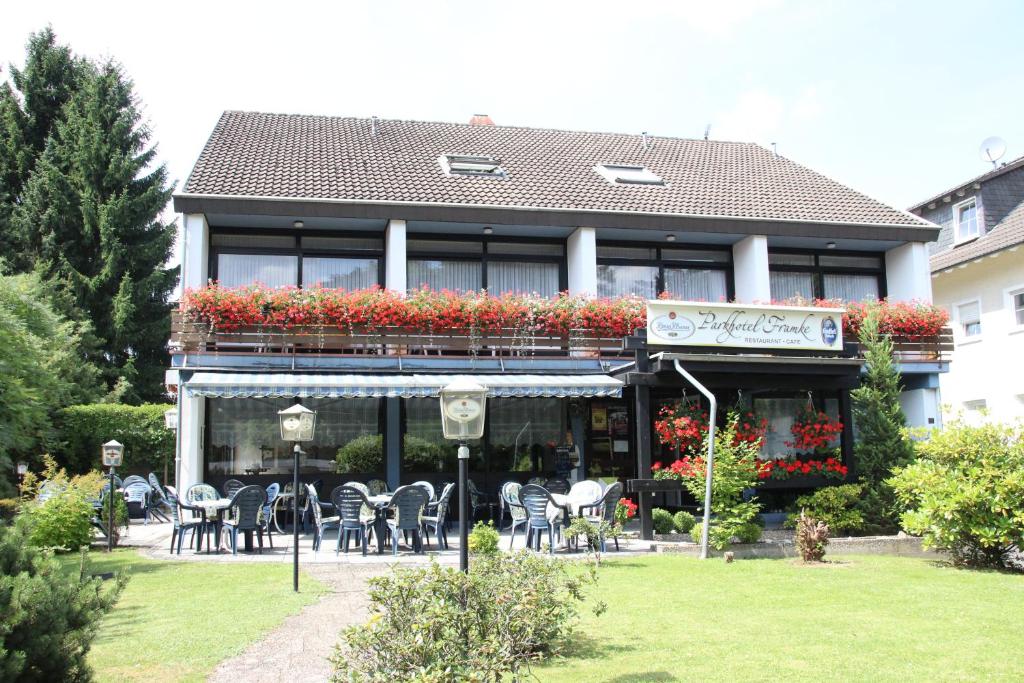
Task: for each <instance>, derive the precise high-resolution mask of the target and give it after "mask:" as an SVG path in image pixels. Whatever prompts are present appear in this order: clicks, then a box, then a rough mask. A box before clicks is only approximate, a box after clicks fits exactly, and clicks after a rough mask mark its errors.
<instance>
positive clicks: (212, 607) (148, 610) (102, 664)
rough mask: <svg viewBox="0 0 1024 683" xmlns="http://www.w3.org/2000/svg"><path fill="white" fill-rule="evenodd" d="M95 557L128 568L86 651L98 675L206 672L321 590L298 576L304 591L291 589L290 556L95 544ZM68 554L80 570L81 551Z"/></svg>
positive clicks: (105, 567) (152, 677) (190, 677)
mask: <svg viewBox="0 0 1024 683" xmlns="http://www.w3.org/2000/svg"><path fill="white" fill-rule="evenodd" d="M90 560H91V561H92V568H91V570H90V571H91V573H93V574H100V573H103V572H117V571H121V570H124V571H126V572H128V573H129V574H130V575H131V580H130V581H129V582H128V585H127V587H126V588H125V590H124V593H122V594H121V598H120V600H118V602H117V605H116V606H115V607H114V609H113V611H112V612H111V613H110V614H108V615H107V616H106V617H105V618H104V619H103V621H102V623H101V624H100V630H99V634H98V636H97V638H96V640H95V641H94V642H93V646H92V650H91V651H90V653H89V663H90V664H91V665H92V667H93V670H94V671H95V672H96V678H97V680H99V681H143V680H144V681H147V682H160V681H201V680H204V679H205V678H206V676H207V675H208V674H209V673H210V672H211V671H213V669H214V667H216V665H217V663H218V662H220V661H221V660H223V659H226V658H228V657H230V656H232V655H235V654H238V653H240V652H242V651H243V650H244V649H245V647H246V646H247V645H249V644H250V643H252V642H253V641H255V640H257V639H258V638H259V637H260V636H262V635H263V634H265V633H267V632H268V631H270V630H272V629H273V628H275V627H276V626H278V625H280V624H281V622H282V621H284V619H285V617H287V616H289V615H291V614H295V613H296V612H298V611H299V610H300V609H301V608H302V607H303V606H305V605H307V604H309V603H311V602H313V601H315V600H316V598H317V597H318V596H319V595H320V594H322V592H323V590H324V588H323V586H322V584H320V583H319V582H317V581H314V580H313V579H310V578H308V577H301V578H302V584H301V586H302V592H301V593H294V592H293V591H292V575H291V571H292V568H291V565H290V564H285V563H276V562H275V563H251V564H235V563H231V564H228V563H222V562H203V563H199V562H196V563H193V562H161V561H156V560H148V559H145V558H142V557H140V556H139V555H138V553H137V552H135V551H133V550H127V549H125V550H118V551H115V552H114V553H113V555H107V554H105V553H99V552H93V553H90ZM64 561H65V563H66V564H67V566H68V568H69V570H75V571H77V568H78V558H77V556H74V555H69V556H66V557H65V560H64ZM253 666H254V667H258V666H259V662H255V661H254V662H253Z"/></svg>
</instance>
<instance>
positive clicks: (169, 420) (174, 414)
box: [164, 408, 178, 488]
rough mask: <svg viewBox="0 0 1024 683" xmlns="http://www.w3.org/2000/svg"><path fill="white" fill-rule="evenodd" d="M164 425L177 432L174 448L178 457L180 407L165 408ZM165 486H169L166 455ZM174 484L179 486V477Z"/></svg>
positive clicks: (165, 458)
mask: <svg viewBox="0 0 1024 683" xmlns="http://www.w3.org/2000/svg"><path fill="white" fill-rule="evenodd" d="M164 427H166V428H167V429H170V430H173V431H174V432H175V434H174V440H175V449H174V450H175V457H177V450H178V449H177V440H178V434H177V431H178V409H177V408H170V409H169V410H165V411H164ZM164 486H167V456H164ZM174 486H175V488H177V486H178V482H177V477H175V482H174Z"/></svg>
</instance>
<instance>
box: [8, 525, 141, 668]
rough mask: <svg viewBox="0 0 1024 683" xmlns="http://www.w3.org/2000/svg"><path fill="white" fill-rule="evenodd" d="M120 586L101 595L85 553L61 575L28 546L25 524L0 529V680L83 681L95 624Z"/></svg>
mask: <svg viewBox="0 0 1024 683" xmlns="http://www.w3.org/2000/svg"><path fill="white" fill-rule="evenodd" d="M125 583H126V578H125V577H124V576H123V575H122V576H119V577H118V578H117V580H116V581H115V582H114V583H113V584H112V585H111V587H110V588H108V589H106V590H104V589H103V582H102V581H101V580H99V579H93V578H89V565H88V559H87V555H86V553H84V552H83V553H82V562H81V565H80V568H79V570H78V571H77V572H73V573H67V572H65V571H64V570H63V569H62V567H61V565H60V563H59V562H57V560H55V559H54V558H53V557H52V556H50V555H49V554H48V553H47V552H45V551H41V550H39V549H37V548H35V547H33V545H32V544H31V543H29V542H28V538H27V529H26V524H25V523H24V522H23V521H21V522H19V523H17V524H14V525H0V624H3V626H2V627H0V680H3V681H88V680H90V678H91V671H90V670H89V667H88V665H87V664H86V654H87V653H88V651H89V647H90V645H91V644H92V640H93V638H94V637H95V635H96V627H97V623H98V622H99V620H100V618H101V617H102V616H103V615H104V614H106V613H107V612H109V611H110V609H111V608H112V607H113V605H114V602H115V601H116V600H117V597H118V596H119V595H120V593H121V589H122V588H123V587H124V585H125Z"/></svg>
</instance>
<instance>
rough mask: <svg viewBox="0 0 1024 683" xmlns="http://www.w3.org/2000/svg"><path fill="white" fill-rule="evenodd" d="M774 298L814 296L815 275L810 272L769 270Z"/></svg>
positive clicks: (805, 297)
mask: <svg viewBox="0 0 1024 683" xmlns="http://www.w3.org/2000/svg"><path fill="white" fill-rule="evenodd" d="M768 275H769V282H770V285H771V290H772V299H773V300H776V301H783V300H785V299H792V298H793V297H797V296H800V297H803V298H804V299H813V298H814V276H813V275H811V274H810V273H783V272H778V271H776V272H769V274H768Z"/></svg>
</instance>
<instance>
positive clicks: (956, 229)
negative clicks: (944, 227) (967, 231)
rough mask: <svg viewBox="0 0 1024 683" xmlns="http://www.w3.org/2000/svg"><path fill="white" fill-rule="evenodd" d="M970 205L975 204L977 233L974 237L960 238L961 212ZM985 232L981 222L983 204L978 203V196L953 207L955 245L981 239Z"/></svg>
mask: <svg viewBox="0 0 1024 683" xmlns="http://www.w3.org/2000/svg"><path fill="white" fill-rule="evenodd" d="M968 204H974V225H975V227H976V228H977V231H976V232H975V234H973V235H968V236H967V237H961V236H960V211H961V209H962V208H964V207H965V206H967V205H968ZM983 232H984V230H983V227H982V222H981V204H980V203H979V202H978V196H977V195H971V196H970V197H968V198H967V199H964V200H963V201H960V202H957V203H956V204H954V205H953V244H954V245H957V244H967V243H968V242H973V241H974V240H976V239H978V238H979V237H981V235H982V233H983Z"/></svg>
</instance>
